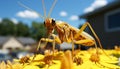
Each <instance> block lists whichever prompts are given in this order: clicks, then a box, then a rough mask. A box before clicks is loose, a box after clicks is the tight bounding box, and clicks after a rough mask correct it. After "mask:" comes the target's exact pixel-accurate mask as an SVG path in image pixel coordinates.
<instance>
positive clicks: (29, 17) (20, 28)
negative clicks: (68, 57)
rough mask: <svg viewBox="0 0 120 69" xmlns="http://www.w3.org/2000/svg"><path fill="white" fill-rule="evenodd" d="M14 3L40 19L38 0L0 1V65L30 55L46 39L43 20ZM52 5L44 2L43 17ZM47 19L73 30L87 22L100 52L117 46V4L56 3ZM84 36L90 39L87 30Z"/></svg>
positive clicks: (104, 0)
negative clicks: (92, 30)
mask: <svg viewBox="0 0 120 69" xmlns="http://www.w3.org/2000/svg"><path fill="white" fill-rule="evenodd" d="M18 2H20V3H22V4H25V5H26V6H28V7H30V8H31V9H33V10H35V11H36V12H38V13H40V14H41V15H42V16H44V11H43V8H42V1H41V0H1V1H0V61H1V60H8V59H9V60H12V59H13V58H21V57H22V56H25V55H26V54H30V55H33V54H34V52H35V50H36V47H37V45H38V41H39V40H40V39H41V38H42V37H46V29H45V27H44V25H43V22H44V20H43V19H42V18H40V17H39V15H38V14H36V13H35V12H32V11H30V10H27V9H25V8H23V7H21V6H20V5H19V4H18ZM53 2H54V0H44V4H45V7H46V13H47V14H48V13H49V10H50V8H51V6H52V4H53ZM50 17H51V18H55V19H56V20H58V21H59V20H60V21H65V22H67V23H68V24H70V25H71V26H73V27H76V28H80V27H81V26H82V25H83V24H84V23H85V22H89V23H90V24H91V25H92V27H93V29H94V30H95V32H96V33H97V35H98V37H99V38H100V40H101V43H102V45H103V48H105V49H113V48H114V46H115V45H118V46H119V45H120V0H58V1H57V3H56V5H55V7H54V9H53V11H52V13H51V15H50ZM86 32H88V33H89V34H91V35H92V33H91V31H90V29H89V28H87V29H86ZM93 37H94V36H93ZM48 44H49V45H50V43H48ZM59 46H60V47H59ZM57 48H61V49H62V50H66V49H71V48H72V44H67V43H63V44H61V45H58V47H57ZM76 48H78V47H77V45H76ZM41 49H42V48H41ZM83 49H86V47H84V48H83ZM41 53H42V52H41Z"/></svg>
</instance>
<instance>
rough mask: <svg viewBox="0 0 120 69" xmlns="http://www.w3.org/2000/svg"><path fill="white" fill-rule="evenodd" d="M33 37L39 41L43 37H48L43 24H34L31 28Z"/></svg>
mask: <svg viewBox="0 0 120 69" xmlns="http://www.w3.org/2000/svg"><path fill="white" fill-rule="evenodd" d="M31 33H32V37H33V38H35V39H36V40H39V39H40V38H42V37H46V28H45V27H44V24H43V23H38V22H35V21H34V22H32V27H31Z"/></svg>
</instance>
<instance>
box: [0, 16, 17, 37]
mask: <svg viewBox="0 0 120 69" xmlns="http://www.w3.org/2000/svg"><path fill="white" fill-rule="evenodd" d="M0 34H1V35H14V34H15V24H14V23H13V22H12V21H11V20H9V19H7V18H4V19H3V20H2V22H1V23H0Z"/></svg>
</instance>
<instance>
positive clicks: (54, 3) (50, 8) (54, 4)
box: [48, 0, 57, 17]
mask: <svg viewBox="0 0 120 69" xmlns="http://www.w3.org/2000/svg"><path fill="white" fill-rule="evenodd" d="M56 2H57V0H55V1H54V2H53V5H52V7H51V8H50V11H49V13H48V17H50V14H51V12H52V10H53V8H54V6H55V4H56Z"/></svg>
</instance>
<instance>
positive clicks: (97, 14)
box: [80, 0, 120, 48]
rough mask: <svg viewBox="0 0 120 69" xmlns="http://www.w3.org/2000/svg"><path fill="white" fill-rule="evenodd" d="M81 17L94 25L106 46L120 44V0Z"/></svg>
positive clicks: (111, 46)
mask: <svg viewBox="0 0 120 69" xmlns="http://www.w3.org/2000/svg"><path fill="white" fill-rule="evenodd" d="M80 18H84V19H86V20H87V21H88V22H89V23H90V24H91V25H92V27H93V29H94V30H95V32H96V33H97V35H98V36H99V38H100V40H101V43H102V45H103V47H104V48H113V47H114V46H115V45H120V0H116V1H114V2H112V3H110V4H108V5H106V6H104V7H101V8H98V9H95V10H94V11H92V12H88V13H85V14H83V15H81V16H80Z"/></svg>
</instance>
